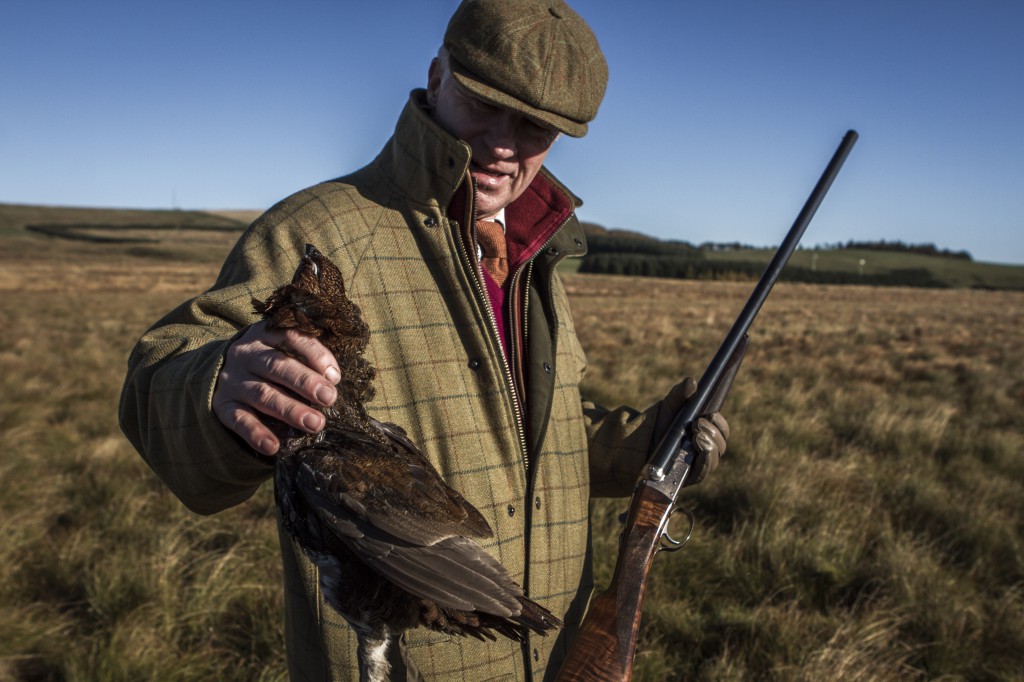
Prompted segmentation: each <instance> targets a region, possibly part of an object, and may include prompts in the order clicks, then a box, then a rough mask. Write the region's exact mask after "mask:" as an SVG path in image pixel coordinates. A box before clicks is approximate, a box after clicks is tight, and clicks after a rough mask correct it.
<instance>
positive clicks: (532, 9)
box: [444, 0, 608, 137]
mask: <svg viewBox="0 0 1024 682" xmlns="http://www.w3.org/2000/svg"><path fill="white" fill-rule="evenodd" d="M444 46H445V48H446V49H447V50H448V54H449V55H450V56H451V57H452V59H451V69H452V74H453V75H454V76H455V78H456V80H457V81H458V82H459V83H460V84H461V85H462V86H463V87H465V88H466V89H467V90H469V91H470V92H472V93H473V94H474V95H476V96H477V97H480V98H481V99H483V100H485V101H488V102H491V103H492V104H496V105H498V106H503V107H507V108H509V109H512V110H514V111H518V112H520V113H523V114H526V115H528V116H531V117H532V118H535V119H537V120H539V121H541V122H543V123H546V124H548V125H550V126H552V127H553V128H555V129H556V130H559V131H561V132H563V133H565V134H566V135H570V136H572V137H583V136H584V135H586V134H587V124H588V123H589V122H590V121H592V120H594V117H595V116H596V115H597V109H598V107H599V106H600V104H601V99H602V98H603V97H604V91H605V87H606V86H607V84H608V65H607V63H606V62H605V59H604V54H603V53H602V52H601V47H600V45H598V43H597V38H596V37H595V36H594V33H593V31H591V30H590V27H589V26H588V25H587V23H586V22H585V21H583V19H582V18H581V17H580V16H579V15H578V14H576V12H574V11H573V10H572V8H570V7H569V6H568V5H567V4H565V2H563V0H464V1H463V2H462V4H461V5H459V8H458V9H457V10H455V14H454V15H453V16H452V18H451V21H449V22H448V29H447V31H445V36H444Z"/></svg>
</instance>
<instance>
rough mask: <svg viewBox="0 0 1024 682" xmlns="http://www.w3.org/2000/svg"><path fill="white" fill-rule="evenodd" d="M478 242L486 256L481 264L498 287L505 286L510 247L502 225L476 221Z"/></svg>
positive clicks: (491, 221) (487, 221)
mask: <svg viewBox="0 0 1024 682" xmlns="http://www.w3.org/2000/svg"><path fill="white" fill-rule="evenodd" d="M476 242H477V244H479V245H480V250H481V251H483V254H484V257H483V259H482V260H481V261H480V264H481V265H482V266H483V267H484V269H485V270H487V272H488V274H490V276H491V278H492V279H494V281H495V282H496V283H497V284H498V286H502V285H504V284H505V279H506V278H507V277H508V246H507V245H506V243H505V230H504V229H503V228H502V227H501V224H500V223H496V222H494V221H493V220H478V221H476Z"/></svg>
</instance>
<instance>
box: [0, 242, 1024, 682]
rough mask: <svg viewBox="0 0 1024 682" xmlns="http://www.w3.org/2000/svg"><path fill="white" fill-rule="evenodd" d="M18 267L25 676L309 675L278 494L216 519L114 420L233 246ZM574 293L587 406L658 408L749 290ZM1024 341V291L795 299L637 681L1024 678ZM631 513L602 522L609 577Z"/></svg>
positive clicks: (43, 254)
mask: <svg viewBox="0 0 1024 682" xmlns="http://www.w3.org/2000/svg"><path fill="white" fill-rule="evenodd" d="M8 243H10V245H11V248H10V249H8V248H7V245H8ZM181 248H183V249H184V248H185V247H181ZM204 248H207V247H204ZM225 249H226V247H225ZM0 253H2V255H0V273H2V275H0V291H2V292H3V296H2V297H0V390H2V391H3V395H4V400H3V402H2V404H0V428H2V430H3V436H4V444H5V453H4V457H3V458H0V538H2V542H0V633H2V635H0V680H91V679H104V680H135V679H177V680H209V679H216V680H273V679H284V678H285V676H286V673H285V667H284V660H283V632H282V619H281V609H282V597H281V589H280V566H279V560H278V555H277V539H276V534H275V529H274V522H273V504H272V500H271V497H270V495H269V491H268V490H266V489H263V490H261V492H260V493H259V494H258V495H257V496H256V497H255V498H254V499H253V500H250V501H249V502H247V503H245V504H243V505H241V506H239V507H237V508H235V509H233V510H231V511H229V512H226V513H223V514H220V515H217V516H214V517H197V516H195V515H192V514H191V513H189V512H187V511H186V510H185V509H184V508H183V507H182V506H181V505H180V504H179V503H178V502H177V501H176V500H174V499H173V497H172V496H171V495H170V494H169V493H168V492H167V491H166V490H165V489H164V488H163V487H162V485H161V484H160V483H159V482H158V481H157V480H156V479H155V477H154V476H153V475H152V473H151V472H150V471H149V470H148V469H147V468H146V466H145V465H144V464H143V463H142V461H141V460H140V459H139V458H138V457H137V456H136V455H135V454H134V453H133V452H132V450H131V448H130V446H129V445H128V444H127V443H126V442H125V441H124V439H123V438H122V437H121V436H120V434H119V433H118V431H117V424H116V402H117V397H118V393H119V390H120V384H121V381H122V378H123V371H124V362H125V359H126V357H127V354H128V351H129V349H130V347H131V345H132V344H133V343H134V341H135V339H136V338H137V337H138V335H139V334H141V332H142V331H143V330H144V329H145V328H146V327H147V326H148V325H149V324H150V323H152V322H153V321H154V320H155V319H156V318H157V317H158V316H159V315H161V314H162V313H163V312H165V311H166V310H168V309H170V308H171V307H172V306H174V305H175V304H177V303H178V302H179V301H180V300H182V299H183V298H185V297H186V296H189V295H192V294H194V293H197V292H199V291H201V290H203V289H204V288H206V287H207V286H209V284H210V283H211V282H212V281H213V279H214V277H215V275H216V270H217V265H218V262H219V258H220V256H221V255H222V254H223V251H222V252H221V253H220V254H219V255H217V257H216V258H215V257H213V256H211V255H208V251H207V252H206V253H204V254H203V255H202V257H199V256H197V255H196V253H194V252H190V253H189V254H188V255H187V257H185V258H166V257H165V258H161V257H157V256H155V255H154V254H153V253H151V252H137V253H136V252H131V251H130V250H128V249H127V247H118V248H117V249H115V248H112V247H104V246H102V245H95V244H80V243H78V244H72V243H64V242H58V241H52V240H47V239H44V238H41V237H35V238H31V239H29V238H26V239H23V240H14V239H11V240H5V248H4V250H3V251H2V252H0ZM567 287H568V289H569V292H570V296H571V299H572V304H573V306H574V311H575V319H576V325H577V328H578V330H579V332H580V335H581V338H582V341H583V343H584V346H585V347H586V348H587V350H588V354H589V360H590V371H589V374H588V379H587V383H586V386H585V388H586V390H587V392H588V394H589V395H590V396H592V397H594V398H597V399H600V400H602V401H605V402H607V403H609V404H617V403H629V404H633V405H636V406H643V405H645V404H647V403H648V402H649V401H651V400H654V399H656V398H657V397H659V396H660V395H661V394H663V393H664V391H666V390H667V389H668V388H669V386H670V385H671V383H672V382H673V381H674V379H675V378H676V377H679V376H681V375H683V374H687V373H689V374H694V375H696V374H699V373H700V371H701V370H702V368H703V366H704V364H705V363H706V362H707V360H708V359H709V358H710V357H711V355H712V353H713V351H714V348H715V346H716V345H717V343H718V341H719V340H720V338H721V336H722V335H723V334H724V332H725V330H726V329H727V328H728V325H729V324H730V323H731V321H732V318H733V317H734V315H735V314H736V312H737V311H738V310H739V309H740V307H741V306H742V302H743V300H745V298H746V296H747V294H748V293H749V289H750V285H749V284H743V283H709V282H704V283H693V282H679V281H669V280H644V279H631V278H615V277H604V276H583V275H570V276H568V277H567ZM1022 322H1024V295H1022V294H1013V293H999V292H966V291H932V290H897V289H891V290H889V289H870V288H857V287H814V286H800V285H780V286H779V287H778V289H777V291H776V292H775V293H774V294H773V296H772V298H771V299H770V301H769V302H768V304H767V306H766V308H765V310H764V312H763V314H762V316H761V318H759V320H758V322H757V324H756V325H755V328H754V330H753V333H752V339H751V341H752V343H751V348H750V351H749V353H748V357H747V359H746V361H745V363H744V368H743V371H742V373H741V376H740V379H739V380H738V382H737V385H736V386H735V388H734V391H733V394H732V396H731V397H730V402H729V403H728V406H727V414H728V416H729V418H730V422H731V424H732V426H733V429H734V434H735V435H734V437H733V439H732V441H731V442H730V446H729V453H728V455H727V458H726V460H725V461H724V462H723V464H722V467H721V469H720V470H719V471H718V472H717V473H716V475H715V476H714V477H713V478H712V479H711V480H710V481H708V482H707V483H706V484H704V485H701V486H700V487H697V488H694V489H692V490H690V491H689V492H688V493H687V494H686V495H685V498H684V503H685V504H686V505H688V506H689V507H690V508H691V509H692V510H693V511H694V513H695V515H696V517H697V528H696V530H695V532H694V536H693V539H692V540H691V541H690V543H689V544H688V545H687V547H686V548H685V549H684V550H683V551H682V552H679V553H678V554H674V555H671V556H665V557H659V559H658V561H657V562H656V564H655V567H654V570H653V572H652V578H651V588H650V592H649V597H648V602H647V608H646V610H645V614H644V622H643V635H642V642H641V651H640V654H639V657H638V666H637V674H636V679H638V680H678V679H692V680H750V679H758V680H760V679H775V680H908V679H909V680H914V679H922V680H924V679H970V680H1010V679H1019V675H1020V672H1019V671H1020V670H1021V669H1022V668H1024V656H1022V654H1021V653H1020V652H1021V651H1022V650H1024V547H1022V536H1024V511H1022V505H1021V504H1020V500H1021V499H1022V496H1024V495H1022V493H1024V490H1022V487H1024V484H1022V481H1024V458H1022V455H1021V451H1022V445H1024V442H1022V441H1024V436H1022V429H1021V421H1022V418H1021V414H1022V413H1024V409H1022V408H1024V378H1022V376H1021V374H1020V367H1021V366H1022V365H1024V340H1022V339H1024V337H1022V336H1021V334H1020V332H1019V329H1020V328H1021V323H1022ZM623 507H624V502H623V501H621V500H598V501H595V503H594V537H595V543H596V547H597V555H598V556H599V564H598V567H597V571H598V578H599V581H600V580H604V581H607V579H608V577H609V574H610V571H611V565H612V560H613V557H614V552H615V538H616V535H617V532H618V527H617V521H616V517H617V515H618V513H619V512H620V511H621V510H622V509H623Z"/></svg>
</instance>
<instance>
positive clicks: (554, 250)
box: [548, 246, 558, 256]
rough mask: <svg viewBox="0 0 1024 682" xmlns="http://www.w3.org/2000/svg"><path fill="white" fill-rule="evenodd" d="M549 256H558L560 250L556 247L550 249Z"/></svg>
mask: <svg viewBox="0 0 1024 682" xmlns="http://www.w3.org/2000/svg"><path fill="white" fill-rule="evenodd" d="M548 255H549V256H557V255H558V249H556V248H555V247H553V246H552V247H551V248H550V249H548Z"/></svg>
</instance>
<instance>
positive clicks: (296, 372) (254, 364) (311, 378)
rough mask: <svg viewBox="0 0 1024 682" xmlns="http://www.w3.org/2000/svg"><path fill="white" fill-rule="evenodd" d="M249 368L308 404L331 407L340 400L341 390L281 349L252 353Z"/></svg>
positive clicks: (268, 349) (257, 376) (257, 375)
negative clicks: (339, 391) (338, 398)
mask: <svg viewBox="0 0 1024 682" xmlns="http://www.w3.org/2000/svg"><path fill="white" fill-rule="evenodd" d="M328 354H329V353H328ZM245 368H246V369H247V370H248V371H249V372H251V373H252V374H253V375H254V376H255V377H256V378H258V379H262V380H265V381H267V382H269V383H271V384H274V385H277V386H280V387H282V388H286V389H288V390H289V391H291V392H292V393H294V394H295V395H297V396H300V397H302V398H305V399H306V401H308V402H315V403H318V404H320V405H324V406H327V405H333V404H334V401H335V399H336V398H337V397H338V390H337V389H336V388H334V386H333V385H332V383H331V382H329V381H328V380H327V379H326V378H325V377H324V376H323V375H322V374H320V373H318V372H317V371H315V370H313V369H311V368H310V367H308V366H307V365H306V364H305V363H303V362H302V361H301V360H299V359H298V358H295V357H292V356H290V355H288V354H287V353H286V352H284V351H281V350H278V349H277V348H263V349H261V350H259V351H256V352H254V353H252V354H251V355H249V356H248V357H247V358H246V365H245ZM258 397H259V396H257V398H258ZM252 404H253V405H256V404H257V403H252Z"/></svg>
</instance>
